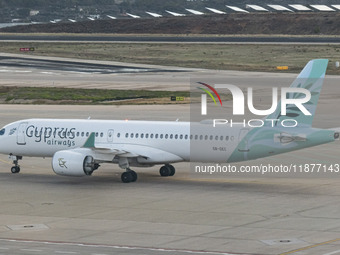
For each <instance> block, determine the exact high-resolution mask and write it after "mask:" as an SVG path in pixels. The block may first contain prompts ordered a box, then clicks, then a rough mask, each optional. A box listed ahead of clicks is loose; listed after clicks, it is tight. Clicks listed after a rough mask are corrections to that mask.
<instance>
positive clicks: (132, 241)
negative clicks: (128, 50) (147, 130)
mask: <svg viewBox="0 0 340 255" xmlns="http://www.w3.org/2000/svg"><path fill="white" fill-rule="evenodd" d="M159 68H160V67H159ZM2 70H7V71H6V72H5V71H2ZM14 70H17V71H18V70H19V71H21V72H14ZM23 71H30V72H27V73H24V72H23ZM0 72H1V77H2V78H3V77H4V79H1V80H0V85H11V86H12V85H13V86H14V85H16V86H21V85H24V84H25V85H31V86H34V85H37V86H42V85H43V84H44V83H52V80H54V82H55V84H59V85H60V86H62V85H64V86H65V87H68V86H70V87H76V86H79V87H81V86H83V85H85V86H86V87H91V86H93V87H95V86H99V85H100V84H101V85H103V84H106V86H107V87H109V88H116V87H119V86H126V88H134V87H139V85H140V84H144V85H142V86H144V87H145V88H150V89H164V88H167V87H168V86H169V84H170V85H171V86H173V89H174V90H177V89H181V88H182V89H183V90H184V89H187V90H188V86H189V83H190V77H188V76H190V75H191V76H195V77H196V76H204V77H206V78H207V77H210V75H214V77H227V78H228V80H229V81H230V83H233V84H236V85H243V86H249V84H251V86H254V87H256V93H257V94H256V95H263V96H265V95H267V94H266V93H267V92H266V91H267V89H268V88H270V87H271V86H273V83H274V84H275V85H277V86H287V85H288V84H289V83H290V82H291V81H292V80H293V79H294V77H295V76H296V75H295V74H274V73H270V74H266V73H248V72H244V73H242V72H224V71H223V72H222V71H211V70H190V71H188V70H186V72H179V73H177V72H174V73H163V74H160V73H158V74H154V73H148V74H145V73H143V74H132V75H131V74H130V75H129V74H126V73H124V74H119V73H118V74H115V75H111V74H89V75H88V76H85V75H83V74H82V75H80V74H79V73H71V72H70V73H69V72H67V71H61V70H57V68H56V70H55V73H56V74H55V75H49V74H44V73H41V72H44V70H42V69H34V68H32V69H30V68H29V67H21V68H19V67H4V68H0ZM3 74H4V76H3ZM14 74H15V75H14ZM188 74H190V75H188ZM84 76H85V77H84ZM130 76H131V77H130ZM154 76H156V77H154ZM51 77H53V79H51ZM130 78H131V80H129V79H130ZM338 78H339V77H336V76H331V77H328V78H327V79H326V81H325V84H324V88H323V91H322V95H321V96H320V102H319V105H318V109H317V115H316V117H315V119H314V123H313V125H314V126H315V127H319V128H331V127H339V126H340V121H339V119H340V118H339V115H340V112H339V111H338V109H337V105H338V102H339V95H340V88H338V81H339V79H338ZM110 79H111V83H110ZM77 81H78V82H79V84H77ZM120 81H124V82H120ZM136 81H138V83H137V84H136V83H135V82H136ZM156 81H157V82H156ZM35 83H36V84H35ZM0 107H1V113H0V116H1V118H0V124H1V125H5V124H7V123H9V122H12V121H15V120H20V119H25V118H36V117H37V118H45V117H46V118H88V117H89V116H90V117H91V118H92V119H147V120H174V121H175V120H176V119H179V121H187V120H189V118H190V107H189V105H180V104H178V105H161V106H160V105H143V106H138V111H137V110H136V106H131V105H126V106H109V105H99V106H72V107H71V106H67V105H43V106H42V105H1V106H0ZM225 109H226V111H230V110H231V108H230V106H226V108H225ZM141 113H142V114H141ZM338 147H339V143H337V142H335V143H332V144H327V145H322V146H319V147H314V148H310V149H305V150H301V151H297V152H294V153H287V154H282V155H279V156H276V157H271V158H267V159H264V160H260V161H255V162H254V161H253V162H249V163H247V164H249V165H251V164H259V163H265V164H273V165H275V164H276V165H278V164H288V163H293V164H311V163H320V164H324V165H327V166H330V165H334V164H337V163H340V162H339V150H338ZM20 165H21V169H22V170H21V173H20V174H11V173H10V166H11V162H10V161H9V159H8V157H7V156H6V155H1V157H0V194H2V195H1V196H0V204H1V206H0V254H97V255H98V254H129V255H130V254H131V255H132V254H151V255H153V254H178V255H182V254H265V255H271V254H294V255H295V254H298V255H301V254H323V255H331V254H340V215H339V211H340V205H339V203H340V179H339V178H337V174H336V173H333V174H329V175H327V176H322V177H319V176H314V177H313V178H312V177H310V176H308V174H306V175H302V176H299V177H298V178H295V177H294V176H287V177H285V176H265V175H259V174H257V175H244V176H234V175H226V176H222V177H221V176H199V175H196V174H193V173H192V171H191V166H190V164H189V163H179V164H174V166H175V167H176V175H175V176H174V177H165V178H164V177H160V176H159V173H158V169H159V167H156V166H155V167H152V168H140V169H139V168H135V169H134V170H136V171H137V172H138V174H139V178H138V181H137V182H135V183H129V184H124V183H121V181H120V174H121V169H119V167H118V166H117V165H103V166H102V167H101V168H100V169H99V170H98V171H96V172H95V173H94V175H93V176H91V177H83V178H70V177H61V176H56V175H55V174H54V173H53V171H52V169H51V159H50V158H45V159H42V158H24V159H23V160H22V161H20ZM238 166H239V165H238Z"/></svg>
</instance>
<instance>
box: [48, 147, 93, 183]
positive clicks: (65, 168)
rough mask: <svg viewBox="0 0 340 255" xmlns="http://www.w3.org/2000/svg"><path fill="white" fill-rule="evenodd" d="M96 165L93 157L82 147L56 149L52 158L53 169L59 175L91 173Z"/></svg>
mask: <svg viewBox="0 0 340 255" xmlns="http://www.w3.org/2000/svg"><path fill="white" fill-rule="evenodd" d="M98 167H99V165H98V164H97V163H95V162H94V159H93V157H92V156H91V155H89V153H87V151H86V150H82V149H78V150H64V151H58V152H56V153H55V154H54V155H53V158H52V168H53V171H54V172H55V173H56V174H59V175H66V176H85V175H91V174H92V173H93V171H94V170H96V169H97V168H98Z"/></svg>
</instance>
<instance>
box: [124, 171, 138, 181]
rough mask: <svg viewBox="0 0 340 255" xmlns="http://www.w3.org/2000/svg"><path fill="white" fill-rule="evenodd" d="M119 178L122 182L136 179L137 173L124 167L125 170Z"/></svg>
mask: <svg viewBox="0 0 340 255" xmlns="http://www.w3.org/2000/svg"><path fill="white" fill-rule="evenodd" d="M121 180H122V182H124V183H129V182H135V181H137V173H136V172H135V171H133V170H131V169H130V168H127V169H126V172H124V173H122V175H121Z"/></svg>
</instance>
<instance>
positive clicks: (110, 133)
mask: <svg viewBox="0 0 340 255" xmlns="http://www.w3.org/2000/svg"><path fill="white" fill-rule="evenodd" d="M113 134H114V132H113V129H110V130H109V131H107V141H108V142H109V143H112V142H113Z"/></svg>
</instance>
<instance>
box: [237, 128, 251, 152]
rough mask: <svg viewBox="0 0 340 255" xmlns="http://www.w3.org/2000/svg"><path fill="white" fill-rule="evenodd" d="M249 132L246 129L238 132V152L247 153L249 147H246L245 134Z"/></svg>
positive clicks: (246, 139)
mask: <svg viewBox="0 0 340 255" xmlns="http://www.w3.org/2000/svg"><path fill="white" fill-rule="evenodd" d="M248 132H249V129H247V128H242V129H241V130H240V133H239V135H238V142H239V147H238V151H240V152H248V151H249V147H248V138H247V136H246V135H247V134H248Z"/></svg>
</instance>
